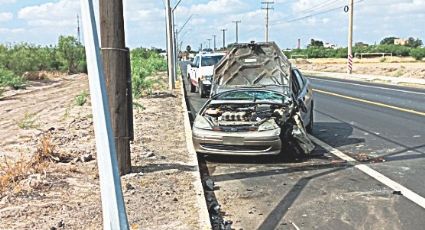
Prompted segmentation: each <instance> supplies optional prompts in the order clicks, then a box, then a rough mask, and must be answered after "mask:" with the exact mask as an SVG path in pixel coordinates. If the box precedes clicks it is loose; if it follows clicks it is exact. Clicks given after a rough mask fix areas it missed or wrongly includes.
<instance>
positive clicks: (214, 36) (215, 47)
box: [213, 35, 217, 52]
mask: <svg viewBox="0 0 425 230" xmlns="http://www.w3.org/2000/svg"><path fill="white" fill-rule="evenodd" d="M216 37H217V35H213V38H214V52H215V50H216V49H217V46H216V43H215V40H216Z"/></svg>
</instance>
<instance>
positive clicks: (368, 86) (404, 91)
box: [310, 76, 425, 95]
mask: <svg viewBox="0 0 425 230" xmlns="http://www.w3.org/2000/svg"><path fill="white" fill-rule="evenodd" d="M310 78H311V79H314V80H317V81H329V82H334V83H340V84H346V85H355V86H361V87H366V88H375V89H385V90H391V91H397V92H402V93H412V94H418V95H425V93H421V92H415V91H408V90H402V89H392V88H386V87H382V86H373V85H363V84H359V83H352V82H342V81H335V80H329V79H321V78H316V77H314V76H312V77H310Z"/></svg>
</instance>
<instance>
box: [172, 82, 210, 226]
mask: <svg viewBox="0 0 425 230" xmlns="http://www.w3.org/2000/svg"><path fill="white" fill-rule="evenodd" d="M178 85H179V86H180V93H181V95H182V106H183V119H184V130H185V135H186V136H185V138H186V145H187V151H188V153H189V156H190V159H189V160H190V162H189V163H190V164H191V165H193V166H194V167H195V168H196V171H194V172H193V176H194V178H195V180H194V181H193V182H192V183H193V186H194V188H195V192H196V194H197V196H196V202H197V204H198V212H199V229H211V221H210V215H209V213H208V208H207V203H206V201H205V196H204V188H203V186H202V181H201V175H200V172H199V164H198V158H197V153H196V151H195V148H194V147H193V142H192V128H191V126H190V120H189V114H188V113H189V111H188V109H187V105H186V99H185V93H184V85H183V81H179V84H178Z"/></svg>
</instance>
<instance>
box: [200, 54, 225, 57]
mask: <svg viewBox="0 0 425 230" xmlns="http://www.w3.org/2000/svg"><path fill="white" fill-rule="evenodd" d="M224 55H226V54H225V53H202V54H198V56H200V57H214V56H224Z"/></svg>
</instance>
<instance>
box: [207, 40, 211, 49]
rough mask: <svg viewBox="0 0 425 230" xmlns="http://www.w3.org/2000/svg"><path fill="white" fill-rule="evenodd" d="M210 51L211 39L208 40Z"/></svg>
mask: <svg viewBox="0 0 425 230" xmlns="http://www.w3.org/2000/svg"><path fill="white" fill-rule="evenodd" d="M207 40H208V49H211V38H208V39H207Z"/></svg>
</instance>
